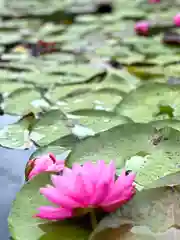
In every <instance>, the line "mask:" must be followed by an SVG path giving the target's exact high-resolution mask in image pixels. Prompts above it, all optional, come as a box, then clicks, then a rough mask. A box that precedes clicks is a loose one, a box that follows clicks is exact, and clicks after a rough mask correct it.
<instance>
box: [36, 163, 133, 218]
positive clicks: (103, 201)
mask: <svg viewBox="0 0 180 240" xmlns="http://www.w3.org/2000/svg"><path fill="white" fill-rule="evenodd" d="M115 171H116V169H115V166H114V163H113V162H111V163H110V164H109V165H106V164H105V163H104V161H98V163H97V164H93V163H91V162H86V163H85V164H84V165H83V166H80V165H79V164H76V163H75V164H74V165H73V167H72V169H68V168H65V169H64V171H63V175H54V176H52V178H51V179H52V183H53V185H54V186H50V185H48V186H47V187H44V188H41V189H40V193H41V194H43V195H44V196H45V197H46V198H47V199H48V200H49V201H50V202H52V203H53V204H55V205H57V207H53V206H41V207H40V208H39V209H38V211H39V213H38V214H36V215H35V217H39V218H42V219H48V220H61V219H66V218H70V217H73V216H77V213H79V212H81V209H84V211H83V212H85V213H88V212H90V211H92V209H93V208H101V209H103V210H104V211H106V212H112V211H115V210H116V209H117V208H119V207H120V206H121V205H122V204H124V203H126V202H127V201H129V200H130V199H131V198H132V197H133V195H134V194H135V184H134V179H135V174H134V173H130V174H129V175H126V172H125V171H123V172H122V174H121V175H120V176H119V177H118V178H117V180H115Z"/></svg>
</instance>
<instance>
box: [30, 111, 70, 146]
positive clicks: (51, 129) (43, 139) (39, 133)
mask: <svg viewBox="0 0 180 240" xmlns="http://www.w3.org/2000/svg"><path fill="white" fill-rule="evenodd" d="M70 133H71V130H70V129H69V128H68V126H67V119H65V117H64V115H63V113H62V112H61V111H59V110H51V111H49V112H47V113H46V114H45V115H44V116H43V117H41V118H40V119H39V120H38V121H37V122H36V123H35V124H34V126H33V127H32V130H31V133H30V138H31V139H32V140H33V141H34V142H36V143H37V144H38V145H40V146H45V145H48V144H49V143H51V142H54V141H55V140H57V139H59V138H61V137H64V136H67V135H69V134H70Z"/></svg>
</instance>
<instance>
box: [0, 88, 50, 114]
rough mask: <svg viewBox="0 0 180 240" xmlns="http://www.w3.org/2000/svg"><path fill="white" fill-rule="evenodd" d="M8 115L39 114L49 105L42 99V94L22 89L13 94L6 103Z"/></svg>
mask: <svg viewBox="0 0 180 240" xmlns="http://www.w3.org/2000/svg"><path fill="white" fill-rule="evenodd" d="M4 105H5V106H4V108H5V112H6V113H11V114H18V115H23V114H26V113H28V112H32V111H33V112H35V113H37V112H39V111H41V109H42V108H48V107H49V104H48V103H47V102H46V101H45V100H44V99H42V97H41V94H40V92H38V91H37V90H35V89H32V88H21V89H17V90H16V91H14V92H12V93H11V95H9V97H8V99H6V100H5V102H4Z"/></svg>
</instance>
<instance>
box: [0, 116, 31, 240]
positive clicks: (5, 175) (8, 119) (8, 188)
mask: <svg viewBox="0 0 180 240" xmlns="http://www.w3.org/2000/svg"><path fill="white" fill-rule="evenodd" d="M17 120H18V117H15V116H8V115H4V116H0V128H1V127H3V126H5V125H7V124H11V123H14V122H16V121H17ZM32 152H33V150H12V149H6V148H2V147H0V156H1V157H0V239H2V240H8V239H9V233H8V225H7V218H8V214H9V211H10V208H11V203H12V200H13V199H14V198H15V195H16V192H17V191H18V190H19V189H20V187H21V186H22V184H23V182H24V168H25V165H26V162H27V160H28V158H29V156H30V154H32Z"/></svg>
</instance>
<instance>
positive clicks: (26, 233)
mask: <svg viewBox="0 0 180 240" xmlns="http://www.w3.org/2000/svg"><path fill="white" fill-rule="evenodd" d="M50 183H51V182H50V178H49V174H47V173H45V174H40V175H38V176H37V177H35V178H34V179H33V180H32V181H30V182H28V183H26V184H25V185H24V186H23V188H22V189H21V191H20V192H19V193H18V194H17V196H16V200H15V201H14V202H13V206H12V210H11V213H10V216H9V219H8V222H9V230H10V232H11V235H12V237H13V239H14V240H21V239H26V240H39V239H40V238H41V237H42V239H49V237H50V236H51V237H52V236H53V239H54V240H55V239H68V240H69V239H72V240H73V239H77V237H79V238H80V239H83V240H86V239H87V237H88V234H89V232H88V231H87V230H85V229H81V228H80V227H78V226H77V225H72V223H70V222H69V221H64V222H54V223H53V222H48V221H45V220H40V219H37V218H34V217H33V215H34V214H35V213H36V209H37V208H38V207H40V206H44V205H50V203H49V202H48V201H47V200H45V198H44V197H43V196H41V195H40V193H39V188H40V187H43V186H45V185H46V184H50ZM68 229H69V230H68ZM51 234H52V235H51ZM57 237H58V238H57ZM50 239H51V238H50Z"/></svg>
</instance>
